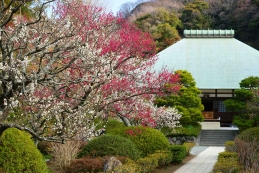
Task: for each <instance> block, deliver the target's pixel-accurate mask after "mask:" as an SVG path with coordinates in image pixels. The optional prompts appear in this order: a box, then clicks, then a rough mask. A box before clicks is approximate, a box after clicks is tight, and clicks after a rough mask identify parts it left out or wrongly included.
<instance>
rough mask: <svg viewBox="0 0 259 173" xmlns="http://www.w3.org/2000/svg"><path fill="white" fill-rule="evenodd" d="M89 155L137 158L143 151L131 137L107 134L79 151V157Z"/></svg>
mask: <svg viewBox="0 0 259 173" xmlns="http://www.w3.org/2000/svg"><path fill="white" fill-rule="evenodd" d="M89 155H90V156H92V157H103V156H124V157H128V158H130V159H133V160H136V159H138V158H140V156H141V153H140V151H139V150H138V149H137V148H136V146H135V145H134V144H133V143H132V142H131V141H130V140H129V139H126V138H124V137H122V136H118V135H110V134H107V135H104V136H99V137H97V138H95V139H93V140H91V141H89V143H88V144H86V145H85V146H84V147H83V148H82V150H81V151H80V152H79V154H78V157H79V158H80V157H84V156H89Z"/></svg>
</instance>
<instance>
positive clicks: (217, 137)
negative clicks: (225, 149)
mask: <svg viewBox="0 0 259 173" xmlns="http://www.w3.org/2000/svg"><path fill="white" fill-rule="evenodd" d="M237 133H238V131H237V130H202V131H201V134H200V146H224V145H225V142H226V141H231V140H234V138H235V136H236V135H237Z"/></svg>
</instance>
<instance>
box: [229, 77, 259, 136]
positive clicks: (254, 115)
mask: <svg viewBox="0 0 259 173" xmlns="http://www.w3.org/2000/svg"><path fill="white" fill-rule="evenodd" d="M258 92H259V77H256V76H250V77H248V78H246V79H243V80H242V81H241V82H240V89H238V90H235V91H234V94H235V96H234V97H233V99H228V100H226V101H225V102H224V104H225V105H226V108H227V110H229V111H233V112H236V114H237V115H235V116H234V120H233V123H234V124H236V125H237V126H238V127H239V129H240V130H241V131H243V130H245V129H247V128H250V127H257V126H259V116H258V115H259V114H258V113H259V112H258V108H257V107H258V100H259V95H258Z"/></svg>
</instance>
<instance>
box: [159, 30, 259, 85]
mask: <svg viewBox="0 0 259 173" xmlns="http://www.w3.org/2000/svg"><path fill="white" fill-rule="evenodd" d="M194 31H195V30H193V32H194ZM222 31H224V30H222ZM185 32H186V31H185ZM223 35H224V34H223ZM163 67H164V68H167V69H169V70H172V71H173V70H179V69H181V70H187V71H189V72H190V73H191V74H192V76H193V77H194V79H195V81H196V86H197V87H198V88H200V89H237V88H239V82H240V81H241V80H242V79H245V78H247V77H249V76H259V51H257V50H256V49H254V48H252V47H250V46H248V45H246V44H244V43H242V42H240V41H238V40H236V39H235V38H231V37H213V38H211V37H209V36H208V37H204V35H203V36H202V37H187V38H184V39H182V40H180V41H179V42H177V43H175V44H173V45H172V46H170V47H168V48H167V49H165V50H163V51H161V52H160V53H159V54H158V60H157V62H156V64H155V66H154V69H155V70H156V71H160V70H161V69H162V68H163Z"/></svg>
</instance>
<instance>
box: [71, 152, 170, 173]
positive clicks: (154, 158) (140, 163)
mask: <svg viewBox="0 0 259 173" xmlns="http://www.w3.org/2000/svg"><path fill="white" fill-rule="evenodd" d="M116 158H117V159H118V160H120V161H121V162H122V163H123V165H122V166H120V167H117V168H116V171H118V172H124V173H136V172H138V173H147V172H152V171H154V170H155V169H156V168H157V167H161V166H164V165H168V164H169V163H170V162H171V161H172V153H171V152H170V151H164V150H160V151H157V152H155V153H154V154H150V155H148V156H146V157H144V158H139V159H137V160H135V161H134V160H131V159H128V158H126V157H116ZM107 159H108V157H107V156H106V157H96V158H91V157H83V158H80V159H74V160H72V163H71V166H70V169H69V171H70V172H73V173H81V172H92V173H97V172H102V171H103V166H104V163H105V161H106V160H107Z"/></svg>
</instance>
